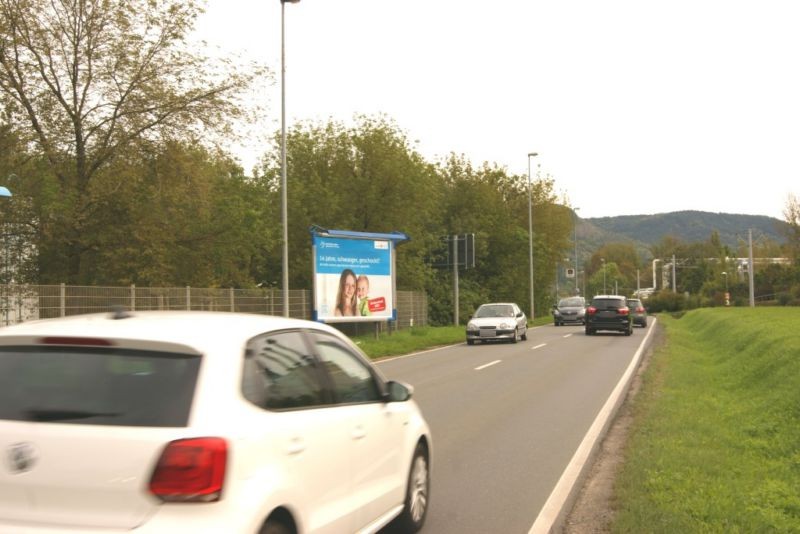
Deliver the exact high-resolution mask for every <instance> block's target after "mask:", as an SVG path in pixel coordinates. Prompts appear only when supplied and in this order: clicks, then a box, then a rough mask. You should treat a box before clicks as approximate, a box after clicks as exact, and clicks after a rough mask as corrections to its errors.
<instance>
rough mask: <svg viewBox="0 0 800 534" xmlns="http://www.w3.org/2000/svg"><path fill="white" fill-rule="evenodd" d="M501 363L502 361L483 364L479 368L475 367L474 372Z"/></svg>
mask: <svg viewBox="0 0 800 534" xmlns="http://www.w3.org/2000/svg"><path fill="white" fill-rule="evenodd" d="M501 361H503V360H495V361H493V362H489V363H485V364H483V365H481V366H480V367H476V368H475V370H476V371H481V370H483V369H486V368H487V367H491V366H492V365H495V364H498V363H500V362H501Z"/></svg>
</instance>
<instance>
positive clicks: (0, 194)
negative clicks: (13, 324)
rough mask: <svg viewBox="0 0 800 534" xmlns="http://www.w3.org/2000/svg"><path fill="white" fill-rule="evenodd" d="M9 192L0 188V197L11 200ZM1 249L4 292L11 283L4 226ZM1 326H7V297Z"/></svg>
mask: <svg viewBox="0 0 800 534" xmlns="http://www.w3.org/2000/svg"><path fill="white" fill-rule="evenodd" d="M11 196H12V195H11V191H9V190H8V188H7V187H3V186H0V197H8V198H11ZM3 248H4V249H5V251H6V253H5V258H4V259H5V265H4V266H3V282H4V284H5V285H6V290H7V289H8V284H9V283H10V282H11V280H10V277H9V276H8V275H9V271H10V270H11V269H10V265H9V256H8V249H9V246H8V232H6V228H5V224H4V225H3ZM3 300H4V301H5V302H3V324H4V325H6V326H8V307H9V304H8V297H6V298H5V299H3Z"/></svg>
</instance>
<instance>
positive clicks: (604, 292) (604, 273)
mask: <svg viewBox="0 0 800 534" xmlns="http://www.w3.org/2000/svg"><path fill="white" fill-rule="evenodd" d="M600 261H601V262H603V295H605V294H606V259H605V258H600Z"/></svg>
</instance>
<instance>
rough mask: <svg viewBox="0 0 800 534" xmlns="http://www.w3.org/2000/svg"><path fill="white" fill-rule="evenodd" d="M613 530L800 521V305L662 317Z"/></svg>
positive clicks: (776, 528)
mask: <svg viewBox="0 0 800 534" xmlns="http://www.w3.org/2000/svg"><path fill="white" fill-rule="evenodd" d="M659 322H660V323H661V326H663V327H665V328H666V334H667V343H666V344H665V345H664V346H663V347H661V348H660V349H658V350H657V351H656V352H655V354H654V355H653V357H652V359H651V362H650V365H649V367H648V369H647V371H646V372H645V375H644V379H643V385H642V389H641V390H640V392H639V394H638V396H637V397H636V399H635V401H634V403H633V412H634V423H633V427H632V430H631V435H630V439H629V441H628V445H627V450H626V454H625V463H624V466H623V468H622V470H621V473H620V474H619V475H618V477H617V482H616V487H615V495H614V502H613V506H614V508H615V513H616V515H615V519H614V523H613V525H612V531H613V532H625V533H627V532H649V533H653V532H663V533H670V534H671V533H675V532H681V533H687V532H689V533H691V532H720V533H722V532H724V533H729V532H743V533H744V532H747V533H750V532H759V533H760V532H800V308H785V307H782V308H755V309H753V308H745V309H741V308H727V309H726V308H712V309H700V310H694V311H690V312H688V313H686V314H685V315H684V316H683V317H682V318H680V319H676V318H672V317H669V316H666V315H665V314H661V315H660V316H659Z"/></svg>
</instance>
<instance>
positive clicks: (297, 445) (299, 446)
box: [286, 437, 306, 454]
mask: <svg viewBox="0 0 800 534" xmlns="http://www.w3.org/2000/svg"><path fill="white" fill-rule="evenodd" d="M304 450H306V442H305V440H304V439H303V438H301V437H295V438H292V439H291V440H289V447H288V448H287V450H286V451H287V452H288V453H289V454H298V453H301V452H303V451H304Z"/></svg>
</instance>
